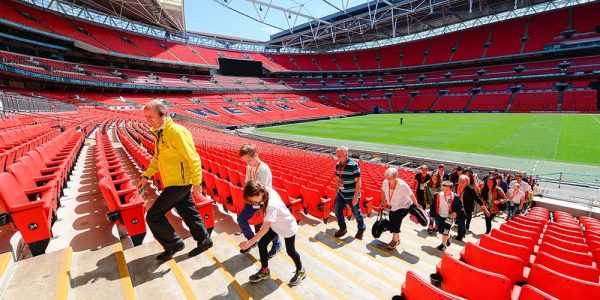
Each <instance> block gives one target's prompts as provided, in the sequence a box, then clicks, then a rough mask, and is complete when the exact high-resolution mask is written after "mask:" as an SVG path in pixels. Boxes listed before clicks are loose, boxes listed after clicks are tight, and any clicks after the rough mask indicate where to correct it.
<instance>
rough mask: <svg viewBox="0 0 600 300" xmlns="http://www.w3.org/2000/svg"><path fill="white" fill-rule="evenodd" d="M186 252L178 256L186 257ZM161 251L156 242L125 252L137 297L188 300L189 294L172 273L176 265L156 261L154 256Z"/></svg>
mask: <svg viewBox="0 0 600 300" xmlns="http://www.w3.org/2000/svg"><path fill="white" fill-rule="evenodd" d="M186 250H187V249H186ZM186 250H184V251H181V252H179V253H183V254H179V253H178V255H187V253H186V252H185V251H186ZM162 251H163V248H162V247H161V246H160V244H158V242H151V243H147V244H142V245H140V246H137V247H134V248H131V249H128V250H126V251H125V258H126V259H127V265H128V267H129V272H130V274H131V278H132V281H133V286H134V288H135V292H136V294H137V296H138V297H139V298H140V299H185V298H188V299H189V293H186V291H185V290H184V288H183V287H182V286H181V285H180V282H179V280H178V278H177V275H176V271H174V269H177V268H178V266H177V263H175V262H174V261H173V262H170V261H169V262H162V263H161V262H159V261H157V260H156V255H158V254H159V253H161V252H162Z"/></svg>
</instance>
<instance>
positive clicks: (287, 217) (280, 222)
mask: <svg viewBox="0 0 600 300" xmlns="http://www.w3.org/2000/svg"><path fill="white" fill-rule="evenodd" d="M266 189H267V192H268V193H269V205H268V206H267V209H266V212H265V217H264V221H265V222H270V223H271V228H272V229H273V231H275V233H277V234H279V235H281V236H282V237H284V238H289V237H292V236H294V235H295V234H296V232H297V231H298V223H296V219H294V216H292V214H291V213H290V210H289V209H288V208H287V207H286V206H285V204H284V203H283V201H282V200H281V197H279V193H277V191H275V190H274V189H273V188H271V187H267V188H266Z"/></svg>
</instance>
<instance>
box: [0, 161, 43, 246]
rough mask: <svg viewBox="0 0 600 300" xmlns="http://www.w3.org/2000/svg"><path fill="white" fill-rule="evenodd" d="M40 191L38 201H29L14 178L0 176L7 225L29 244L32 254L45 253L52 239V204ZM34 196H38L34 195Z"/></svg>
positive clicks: (1, 204) (0, 196)
mask: <svg viewBox="0 0 600 300" xmlns="http://www.w3.org/2000/svg"><path fill="white" fill-rule="evenodd" d="M44 193H48V192H47V191H46V192H42V198H41V200H36V198H35V197H33V198H32V199H29V198H28V196H31V195H28V194H27V193H26V191H24V190H23V189H22V188H21V186H20V185H19V183H18V182H17V180H16V178H15V177H14V176H13V175H12V174H10V173H7V172H2V173H0V209H1V210H2V211H3V212H4V213H8V214H9V216H10V222H11V223H13V224H14V226H15V227H16V229H17V230H18V231H19V232H20V233H21V235H22V236H23V240H24V241H25V243H27V244H28V245H29V249H30V250H31V254H32V255H34V256H35V255H40V254H43V253H44V252H45V251H46V247H48V243H49V242H50V238H51V237H52V231H51V227H52V217H53V212H52V203H51V202H49V201H48V200H47V199H48V198H49V197H46V196H44ZM36 194H37V193H36Z"/></svg>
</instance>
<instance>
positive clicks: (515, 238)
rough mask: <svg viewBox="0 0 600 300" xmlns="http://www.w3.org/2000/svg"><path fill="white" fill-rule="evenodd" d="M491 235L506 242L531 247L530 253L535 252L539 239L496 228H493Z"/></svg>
mask: <svg viewBox="0 0 600 300" xmlns="http://www.w3.org/2000/svg"><path fill="white" fill-rule="evenodd" d="M490 235H491V236H492V237H494V238H497V239H499V240H502V241H505V242H509V243H514V244H517V245H522V246H525V247H527V249H529V251H530V253H533V251H534V249H535V246H536V245H537V240H535V241H534V240H533V239H532V238H529V237H524V236H520V235H516V234H512V233H508V232H505V231H502V230H498V229H496V228H494V229H492V231H491V232H490Z"/></svg>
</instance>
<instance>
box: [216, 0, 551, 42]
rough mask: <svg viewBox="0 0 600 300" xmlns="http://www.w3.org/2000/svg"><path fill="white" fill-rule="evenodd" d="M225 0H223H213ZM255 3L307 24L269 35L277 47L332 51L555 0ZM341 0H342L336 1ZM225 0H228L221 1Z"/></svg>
mask: <svg viewBox="0 0 600 300" xmlns="http://www.w3.org/2000/svg"><path fill="white" fill-rule="evenodd" d="M215 1H217V2H226V1H225V0H215ZM245 1H248V2H251V3H253V4H254V5H255V6H256V5H258V6H260V8H261V10H262V7H265V9H266V8H268V9H270V10H273V11H277V10H278V11H281V12H283V16H284V17H287V18H288V19H296V18H298V17H299V18H301V19H304V20H307V22H306V23H304V24H301V25H297V26H293V25H291V26H290V27H289V28H288V29H286V30H284V31H281V32H279V33H276V34H274V35H272V36H271V40H270V41H268V42H267V44H269V46H271V47H274V48H299V49H303V50H309V51H310V50H313V51H331V50H335V49H337V48H344V47H347V46H349V45H353V44H357V43H365V42H369V41H377V40H383V39H391V38H397V37H400V36H405V35H411V34H415V33H419V32H425V31H431V30H434V29H436V28H440V27H447V26H449V25H453V24H457V23H464V22H467V21H469V20H474V19H478V18H482V17H486V16H491V15H496V14H499V13H503V12H510V11H512V10H516V9H518V8H519V9H520V8H524V7H528V6H534V5H537V4H541V3H545V2H551V1H549V0H528V1H526V2H525V1H518V0H479V1H472V0H469V1H464V0H371V1H365V3H364V4H360V5H358V6H354V7H349V8H348V7H344V5H343V3H344V2H347V1H348V0H345V1H344V0H342V1H341V2H342V6H339V5H337V2H335V1H331V0H321V1H323V2H324V3H326V4H328V5H329V6H332V7H335V8H336V9H337V10H338V12H336V13H334V14H330V15H327V16H324V17H315V16H311V15H308V14H306V13H304V12H302V11H301V10H299V9H293V8H285V7H282V6H278V5H277V4H276V3H277V1H268V0H245ZM338 2H339V1H338ZM223 4H225V3H223Z"/></svg>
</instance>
